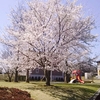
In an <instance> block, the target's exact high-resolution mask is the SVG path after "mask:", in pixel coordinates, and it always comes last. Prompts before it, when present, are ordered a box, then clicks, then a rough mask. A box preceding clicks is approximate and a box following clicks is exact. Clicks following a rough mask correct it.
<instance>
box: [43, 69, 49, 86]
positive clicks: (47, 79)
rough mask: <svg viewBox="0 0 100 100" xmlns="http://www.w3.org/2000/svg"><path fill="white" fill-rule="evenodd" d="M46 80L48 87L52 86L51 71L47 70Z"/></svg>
mask: <svg viewBox="0 0 100 100" xmlns="http://www.w3.org/2000/svg"><path fill="white" fill-rule="evenodd" d="M44 74H45V79H46V85H47V86H50V70H45V72H44Z"/></svg>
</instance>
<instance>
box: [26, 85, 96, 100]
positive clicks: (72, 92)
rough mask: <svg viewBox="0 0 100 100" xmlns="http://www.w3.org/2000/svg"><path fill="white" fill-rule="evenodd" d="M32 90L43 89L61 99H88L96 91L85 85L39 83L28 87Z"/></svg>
mask: <svg viewBox="0 0 100 100" xmlns="http://www.w3.org/2000/svg"><path fill="white" fill-rule="evenodd" d="M27 89H31V90H41V91H43V92H44V93H46V94H48V95H51V96H53V97H55V98H59V99H60V100H88V99H89V98H90V97H91V96H92V95H93V94H94V93H95V91H94V90H92V89H89V88H84V87H71V86H70V87H60V86H54V85H52V86H45V85H37V86H35V87H28V88H27Z"/></svg>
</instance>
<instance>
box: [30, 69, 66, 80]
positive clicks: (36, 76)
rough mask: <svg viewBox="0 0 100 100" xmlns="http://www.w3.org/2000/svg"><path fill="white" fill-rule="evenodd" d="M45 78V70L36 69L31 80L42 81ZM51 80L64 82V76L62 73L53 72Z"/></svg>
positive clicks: (32, 72)
mask: <svg viewBox="0 0 100 100" xmlns="http://www.w3.org/2000/svg"><path fill="white" fill-rule="evenodd" d="M43 77H44V71H43V69H38V68H36V69H34V70H31V72H30V80H41V79H43ZM51 80H52V81H63V80H64V74H63V73H62V72H61V71H56V70H54V71H51Z"/></svg>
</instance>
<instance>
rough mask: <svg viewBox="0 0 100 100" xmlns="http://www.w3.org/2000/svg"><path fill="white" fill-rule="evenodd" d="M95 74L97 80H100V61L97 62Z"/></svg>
mask: <svg viewBox="0 0 100 100" xmlns="http://www.w3.org/2000/svg"><path fill="white" fill-rule="evenodd" d="M97 73H98V79H100V61H97Z"/></svg>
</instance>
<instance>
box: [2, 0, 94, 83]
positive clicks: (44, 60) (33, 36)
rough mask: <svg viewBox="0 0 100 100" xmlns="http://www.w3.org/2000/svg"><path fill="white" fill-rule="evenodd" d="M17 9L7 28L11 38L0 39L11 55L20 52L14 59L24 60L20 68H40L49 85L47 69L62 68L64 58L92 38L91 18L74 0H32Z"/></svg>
mask: <svg viewBox="0 0 100 100" xmlns="http://www.w3.org/2000/svg"><path fill="white" fill-rule="evenodd" d="M17 11H18V12H17ZM17 11H13V12H12V17H11V21H12V25H11V26H10V27H8V29H7V32H8V34H9V35H11V37H12V38H11V39H9V41H8V42H7V41H6V40H2V39H1V41H2V42H3V43H5V44H7V45H10V46H11V50H12V56H13V57H12V58H17V55H20V56H19V57H20V59H19V60H18V61H17V60H16V61H17V62H18V63H19V64H20V65H21V64H22V65H23V64H26V63H27V64H26V66H23V67H22V69H29V68H30V67H32V68H36V67H39V68H42V69H44V73H45V78H46V85H50V71H51V70H54V69H55V70H61V71H62V70H64V69H66V66H64V65H65V61H67V62H71V61H72V60H73V59H75V58H79V57H81V56H82V54H83V53H84V52H88V51H89V45H90V43H91V42H92V41H93V40H94V39H95V36H94V35H92V34H91V30H92V29H93V28H94V20H93V19H92V17H91V16H87V17H86V16H84V15H83V13H82V6H80V5H76V2H75V0H73V1H69V0H67V1H66V3H64V4H63V3H62V0H47V1H42V0H33V1H30V2H28V6H27V7H26V9H17ZM25 59H27V61H26V60H25ZM74 61H75V60H74Z"/></svg>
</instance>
